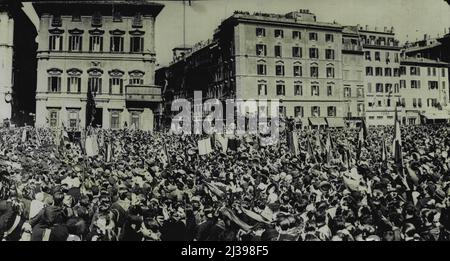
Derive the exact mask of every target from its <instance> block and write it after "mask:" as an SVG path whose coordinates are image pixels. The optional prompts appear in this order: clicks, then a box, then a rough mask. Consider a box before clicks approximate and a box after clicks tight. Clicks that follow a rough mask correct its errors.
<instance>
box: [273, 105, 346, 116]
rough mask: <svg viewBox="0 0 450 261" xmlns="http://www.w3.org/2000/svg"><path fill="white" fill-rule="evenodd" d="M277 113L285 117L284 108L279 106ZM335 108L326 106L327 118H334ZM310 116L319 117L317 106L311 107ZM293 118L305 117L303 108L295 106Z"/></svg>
mask: <svg viewBox="0 0 450 261" xmlns="http://www.w3.org/2000/svg"><path fill="white" fill-rule="evenodd" d="M279 113H280V115H282V116H286V107H284V106H280V107H279ZM336 115H337V113H336V106H328V107H327V114H326V116H327V117H336ZM311 116H312V117H321V116H322V115H321V113H320V107H319V106H311ZM294 117H300V118H303V117H305V111H304V108H303V106H295V107H294Z"/></svg>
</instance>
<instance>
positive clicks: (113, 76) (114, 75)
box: [108, 70, 125, 94]
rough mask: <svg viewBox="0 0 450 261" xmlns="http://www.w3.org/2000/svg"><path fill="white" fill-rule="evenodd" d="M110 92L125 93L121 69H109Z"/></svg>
mask: <svg viewBox="0 0 450 261" xmlns="http://www.w3.org/2000/svg"><path fill="white" fill-rule="evenodd" d="M108 73H109V76H110V78H109V94H123V75H124V74H125V73H124V72H123V71H121V70H112V71H109V72H108Z"/></svg>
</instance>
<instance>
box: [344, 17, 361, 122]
mask: <svg viewBox="0 0 450 261" xmlns="http://www.w3.org/2000/svg"><path fill="white" fill-rule="evenodd" d="M363 64H364V52H363V50H362V45H361V41H360V38H359V34H358V26H346V27H344V29H343V34H342V84H343V92H344V101H345V102H346V103H347V110H346V111H347V113H346V121H347V122H348V123H349V124H350V125H351V126H356V125H358V124H359V123H360V122H361V120H362V119H364V118H365V109H364V108H365V88H364V74H363V69H364V65H363Z"/></svg>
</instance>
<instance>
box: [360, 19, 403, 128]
mask: <svg viewBox="0 0 450 261" xmlns="http://www.w3.org/2000/svg"><path fill="white" fill-rule="evenodd" d="M359 34H360V37H361V41H362V45H363V51H364V68H365V77H364V84H365V87H366V88H365V89H366V94H365V96H366V107H365V111H366V112H365V113H366V123H367V125H393V124H394V115H395V108H396V105H397V101H398V100H399V98H400V50H401V47H400V46H399V41H398V40H396V39H395V33H394V30H393V28H391V29H388V28H386V27H385V28H384V30H378V29H377V28H369V27H368V26H366V27H365V28H363V27H360V28H359Z"/></svg>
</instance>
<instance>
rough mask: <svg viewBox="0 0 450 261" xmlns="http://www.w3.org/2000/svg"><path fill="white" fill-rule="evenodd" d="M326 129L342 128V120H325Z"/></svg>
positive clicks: (343, 123) (343, 125)
mask: <svg viewBox="0 0 450 261" xmlns="http://www.w3.org/2000/svg"><path fill="white" fill-rule="evenodd" d="M327 122H328V127H332V128H344V127H345V122H344V118H327Z"/></svg>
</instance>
